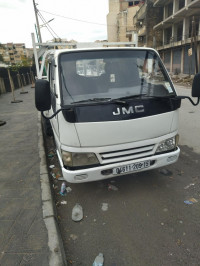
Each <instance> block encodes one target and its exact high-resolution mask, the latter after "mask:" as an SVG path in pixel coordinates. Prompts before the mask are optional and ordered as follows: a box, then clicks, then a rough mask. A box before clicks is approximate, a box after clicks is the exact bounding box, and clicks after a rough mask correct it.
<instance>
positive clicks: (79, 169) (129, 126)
mask: <svg viewBox="0 0 200 266" xmlns="http://www.w3.org/2000/svg"><path fill="white" fill-rule="evenodd" d="M40 46H42V44H40ZM46 46H47V45H46ZM34 48H35V44H34ZM34 50H35V56H36V62H37V61H38V55H37V51H36V49H34ZM45 62H46V71H47V76H46V77H42V71H43V67H44V66H45ZM37 70H38V79H37V81H36V84H35V104H36V107H37V109H38V110H39V111H41V112H42V116H43V119H44V121H46V122H45V123H46V124H48V123H49V121H50V123H51V127H52V130H53V135H54V138H55V143H56V148H57V155H58V158H59V162H60V166H61V169H62V173H63V177H64V179H65V180H66V181H68V182H71V183H81V182H89V181H96V180H101V179H106V178H111V177H115V176H119V175H125V174H130V173H134V172H139V171H146V170H152V169H155V168H158V167H163V166H166V165H169V164H172V163H175V162H176V161H177V160H178V157H179V153H180V149H179V147H178V139H179V135H178V111H179V108H180V106H181V100H182V99H185V98H188V99H189V100H190V101H191V102H192V103H193V104H194V105H197V104H198V103H199V99H200V98H199V97H200V74H197V75H196V76H195V78H194V82H193V88H192V96H193V97H197V98H198V99H197V103H194V102H193V100H192V99H191V98H189V97H186V96H177V94H176V91H175V88H174V86H173V83H172V81H171V79H170V77H169V75H168V73H167V70H166V68H165V67H164V65H163V63H162V61H161V59H160V57H159V54H158V53H157V52H156V51H155V50H154V49H151V48H138V47H106V48H104V47H99V48H97V47H96V48H85V49H60V50H56V49H55V50H47V51H46V52H45V53H44V55H43V59H42V64H41V68H40V69H39V65H37Z"/></svg>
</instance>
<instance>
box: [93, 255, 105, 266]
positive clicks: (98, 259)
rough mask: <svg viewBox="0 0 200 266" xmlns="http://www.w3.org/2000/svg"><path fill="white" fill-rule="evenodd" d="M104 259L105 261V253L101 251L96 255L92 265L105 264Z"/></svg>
mask: <svg viewBox="0 0 200 266" xmlns="http://www.w3.org/2000/svg"><path fill="white" fill-rule="evenodd" d="M103 261H104V258H103V254H102V253H99V255H98V256H96V258H95V260H94V262H93V264H92V266H103Z"/></svg>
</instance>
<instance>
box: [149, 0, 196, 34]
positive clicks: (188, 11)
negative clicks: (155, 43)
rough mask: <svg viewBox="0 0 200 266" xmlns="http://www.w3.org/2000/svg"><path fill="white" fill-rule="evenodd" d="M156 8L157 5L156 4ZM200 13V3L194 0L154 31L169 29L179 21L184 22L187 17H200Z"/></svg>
mask: <svg viewBox="0 0 200 266" xmlns="http://www.w3.org/2000/svg"><path fill="white" fill-rule="evenodd" d="M161 1H162V0H158V1H156V2H161ZM154 6H155V3H154ZM199 12H200V1H199V0H194V1H192V2H191V3H190V4H188V5H187V6H185V7H183V8H182V9H180V10H178V11H177V12H176V13H174V14H173V15H171V16H170V17H168V18H166V19H165V20H163V21H162V22H160V23H159V24H157V25H155V26H154V30H158V29H162V28H167V27H169V24H174V23H177V22H179V21H182V20H183V19H184V18H185V17H190V16H193V15H197V16H199Z"/></svg>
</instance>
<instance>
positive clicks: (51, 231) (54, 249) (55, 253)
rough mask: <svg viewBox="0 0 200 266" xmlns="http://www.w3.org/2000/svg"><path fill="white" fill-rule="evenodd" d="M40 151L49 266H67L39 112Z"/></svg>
mask: <svg viewBox="0 0 200 266" xmlns="http://www.w3.org/2000/svg"><path fill="white" fill-rule="evenodd" d="M38 140H39V141H38V149H39V157H40V182H41V192H42V210H43V220H44V223H45V225H46V228H47V233H48V246H49V250H50V256H49V265H50V266H66V265H67V262H66V258H65V252H64V248H63V243H62V238H61V235H60V231H59V228H58V224H57V220H56V216H55V212H54V201H53V199H52V193H51V188H50V182H49V175H48V169H47V163H46V155H45V150H44V140H43V134H42V127H41V114H40V113H39V112H38Z"/></svg>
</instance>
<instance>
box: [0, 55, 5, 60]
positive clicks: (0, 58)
mask: <svg viewBox="0 0 200 266" xmlns="http://www.w3.org/2000/svg"><path fill="white" fill-rule="evenodd" d="M0 62H4V59H3V56H2V55H1V54H0Z"/></svg>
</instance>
